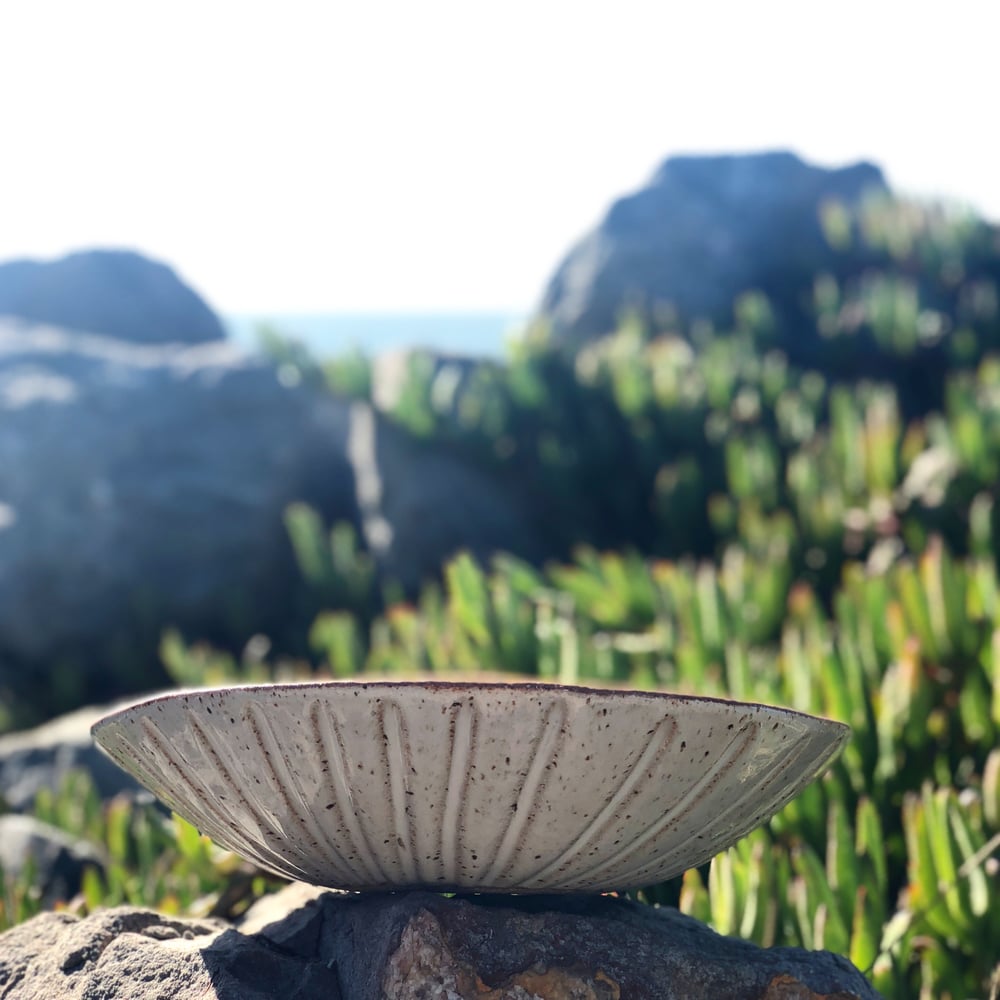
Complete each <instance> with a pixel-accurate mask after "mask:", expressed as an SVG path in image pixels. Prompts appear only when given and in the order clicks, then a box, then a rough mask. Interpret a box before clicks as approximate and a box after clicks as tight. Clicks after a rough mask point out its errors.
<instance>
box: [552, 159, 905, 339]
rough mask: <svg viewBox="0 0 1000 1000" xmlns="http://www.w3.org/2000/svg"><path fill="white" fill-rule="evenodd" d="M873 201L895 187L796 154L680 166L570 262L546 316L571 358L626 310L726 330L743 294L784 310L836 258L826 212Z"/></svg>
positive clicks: (863, 170)
mask: <svg viewBox="0 0 1000 1000" xmlns="http://www.w3.org/2000/svg"><path fill="white" fill-rule="evenodd" d="M871 190H882V191H885V190H886V183H885V180H884V178H883V176H882V173H881V171H880V170H879V169H878V168H877V167H875V166H873V165H872V164H869V163H857V164H854V165H853V166H849V167H844V168H841V169H835V170H827V169H824V168H822V167H815V166H811V165H809V164H807V163H804V162H803V161H802V160H800V159H799V158H798V157H797V156H795V155H794V154H792V153H787V152H771V153H760V154H749V155H733V156H678V157H673V158H671V159H668V160H667V161H666V162H665V163H664V164H663V166H662V167H661V168H660V169H659V171H658V172H657V173H656V174H655V176H654V177H653V178H652V180H651V181H650V182H649V184H648V185H647V186H646V187H644V188H643V189H642V190H640V191H638V192H636V193H635V194H632V195H629V196H628V197H625V198H622V199H621V200H619V201H617V202H615V203H614V204H613V205H612V206H611V209H610V210H609V211H608V213H607V215H606V216H605V218H604V220H603V222H601V224H600V225H599V226H598V227H597V228H596V229H594V230H593V231H592V232H591V233H589V234H588V235H586V236H585V237H584V238H583V239H582V240H581V241H580V242H579V243H578V244H577V245H576V246H575V247H574V248H573V249H572V250H571V251H570V252H569V254H568V255H567V256H566V258H565V259H564V260H563V262H562V263H561V264H560V265H559V267H558V269H557V270H556V272H555V275H554V276H553V277H552V279H551V280H550V282H549V284H548V287H547V289H546V291H545V294H544V297H543V299H542V303H541V306H540V310H539V313H540V316H541V317H542V318H543V319H545V320H546V321H547V322H548V323H549V324H550V326H551V331H552V334H553V337H554V339H555V341H556V342H557V343H559V344H562V345H565V346H567V347H571V348H573V347H578V346H580V345H581V344H583V343H585V342H586V341H588V340H590V339H592V338H594V337H598V336H601V335H603V334H606V333H610V332H611V331H613V330H614V329H615V327H616V325H617V323H618V321H619V319H620V318H621V315H622V313H623V311H625V310H628V309H631V310H634V311H636V312H638V313H639V314H640V315H643V316H645V317H647V318H654V319H655V317H656V316H657V314H658V313H659V314H662V313H663V312H664V311H665V307H672V308H673V310H675V311H676V314H677V315H678V317H679V319H680V320H681V321H682V322H686V321H690V320H693V319H697V318H706V319H709V320H711V321H713V322H714V323H716V324H717V325H721V326H726V325H728V324H729V323H730V322H731V319H732V307H733V303H734V300H735V299H736V298H737V297H738V296H739V295H740V294H741V293H743V292H745V291H749V290H757V291H761V292H764V293H765V294H766V295H768V296H769V297H773V298H774V299H775V300H776V301H777V302H778V303H779V304H781V303H782V302H784V301H785V300H786V299H787V297H788V295H789V292H790V290H794V289H799V288H801V287H802V286H803V285H804V286H805V287H807V288H811V286H812V280H813V276H814V275H815V273H816V272H817V271H818V270H820V269H822V267H823V266H824V265H825V264H826V263H828V262H829V261H830V260H831V258H832V257H833V250H832V249H831V248H830V247H829V246H828V244H827V242H826V240H825V238H824V236H823V232H822V228H821V225H820V218H819V213H820V207H821V205H822V203H823V202H824V201H826V200H827V199H837V200H839V201H841V202H843V203H845V204H854V203H856V202H857V201H858V200H859V199H860V198H861V197H862V196H863V195H864V194H865V193H866V192H868V191H871ZM792 295H793V297H794V291H792Z"/></svg>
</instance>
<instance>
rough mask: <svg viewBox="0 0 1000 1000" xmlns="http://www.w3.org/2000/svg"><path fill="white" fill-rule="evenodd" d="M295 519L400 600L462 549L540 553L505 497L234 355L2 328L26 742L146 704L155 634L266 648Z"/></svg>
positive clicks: (279, 630)
mask: <svg viewBox="0 0 1000 1000" xmlns="http://www.w3.org/2000/svg"><path fill="white" fill-rule="evenodd" d="M293 502H303V503H306V504H308V505H310V506H311V507H313V508H314V509H315V510H316V511H317V512H318V514H319V515H320V517H321V518H322V519H323V521H324V522H326V523H331V524H332V523H334V522H341V521H346V522H349V523H351V524H353V525H354V526H355V527H356V528H357V529H358V532H359V535H360V536H361V538H362V539H363V542H364V543H365V544H366V546H367V547H368V549H369V550H370V551H371V553H372V554H373V555H374V556H375V559H376V563H377V566H378V569H379V571H380V574H381V576H382V579H383V581H388V580H392V581H393V582H398V583H401V584H402V585H403V587H404V589H405V590H406V591H407V592H410V593H412V592H414V591H415V590H416V589H417V588H418V586H419V585H420V584H421V582H423V581H424V580H427V579H430V578H434V577H436V576H438V575H439V574H440V572H441V569H442V567H443V564H444V563H445V561H446V560H447V559H448V558H449V557H451V556H452V555H454V554H455V553H456V552H458V551H459V550H463V549H467V550H469V551H471V552H472V553H474V554H475V555H476V556H478V557H479V558H480V559H482V560H484V561H486V560H488V559H489V557H490V556H491V555H492V554H493V553H494V552H497V551H509V552H513V553H515V554H519V555H522V556H525V557H528V558H531V557H537V556H538V554H539V552H540V550H541V549H540V543H539V540H538V533H537V530H536V529H535V528H534V526H533V520H532V515H531V513H530V512H529V511H528V510H526V509H525V507H524V505H523V504H521V503H519V502H518V499H517V496H516V491H514V490H512V489H510V488H508V486H507V485H506V484H505V483H502V482H499V481H497V479H496V477H491V476H489V475H487V474H486V473H485V472H483V471H482V470H480V469H478V468H476V467H475V466H474V465H473V464H471V463H469V462H467V461H465V460H464V459H463V458H462V457H461V456H458V455H455V454H452V453H451V452H450V451H449V450H448V449H447V448H446V447H444V446H443V445H441V444H440V443H434V442H426V441H420V440H417V439H415V438H414V437H413V436H412V435H410V434H408V433H407V432H406V431H404V430H403V429H401V428H400V427H398V426H395V425H393V424H392V423H391V421H389V420H387V419H386V418H384V417H383V416H382V415H381V414H378V413H377V412H375V411H373V410H372V409H370V408H368V407H366V406H363V405H360V404H358V405H352V404H351V403H350V402H349V401H347V400H345V399H341V398H339V397H337V396H335V395H333V394H332V393H331V392H328V391H327V390H325V389H324V388H322V387H315V386H311V385H307V384H305V383H299V384H288V381H287V379H283V377H282V372H281V370H280V369H276V368H275V367H274V366H272V365H271V364H269V363H268V362H267V361H265V360H263V359H261V358H257V357H252V356H248V355H247V354H246V353H245V352H243V351H242V350H241V349H240V348H239V347H238V346H237V345H235V344H231V343H228V342H225V341H216V342H213V343H205V344H198V345H186V344H176V343H172V344H161V345H153V344H134V343H126V342H124V341H123V340H117V339H112V338H110V337H103V336H95V335H93V334H87V333H81V332H76V331H68V330H65V329H60V328H57V327H51V326H38V325H32V324H26V323H19V322H17V321H11V320H2V319H0V700H3V701H5V702H6V703H7V704H8V707H11V706H15V705H16V706H18V707H20V708H21V709H24V711H23V713H22V719H19V721H20V722H21V724H26V723H30V722H32V721H34V720H36V719H40V718H46V717H51V716H52V715H53V714H54V713H57V712H60V711H65V710H67V709H70V708H73V707H77V706H79V705H82V704H86V703H88V702H91V701H93V700H94V699H101V698H113V697H116V696H119V695H121V694H125V693H130V692H133V691H148V690H149V689H150V688H153V687H158V686H163V685H165V684H166V683H167V677H166V675H165V673H164V670H163V667H162V665H161V664H160V662H159V659H158V656H157V648H158V644H159V641H160V637H161V635H162V632H163V630H164V629H165V628H167V627H170V626H176V627H178V628H179V629H180V630H181V631H182V632H183V633H184V634H185V635H186V636H188V637H189V638H192V639H196V638H204V639H207V640H210V641H213V642H215V643H217V644H220V645H222V646H224V647H227V648H231V649H238V648H239V647H240V646H241V645H242V644H243V643H245V642H246V641H247V640H248V639H250V638H251V636H253V635H254V634H256V633H263V634H265V635H268V636H269V637H271V638H274V639H275V640H276V645H279V646H280V638H281V636H282V635H283V634H284V633H285V632H286V631H287V630H288V629H290V628H292V627H294V626H293V624H292V618H293V616H294V615H295V614H299V613H305V612H304V610H303V605H302V603H300V600H301V599H302V598H303V588H305V587H306V586H307V584H306V582H305V581H304V579H303V576H302V573H301V571H300V569H299V567H298V565H297V564H296V561H295V558H294V554H293V550H292V546H291V544H290V541H289V537H288V533H287V529H286V525H285V520H284V517H285V513H286V510H287V508H288V506H289V505H290V504H292V503H293ZM300 624H301V623H300Z"/></svg>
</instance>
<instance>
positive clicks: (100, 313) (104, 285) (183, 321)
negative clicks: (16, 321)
mask: <svg viewBox="0 0 1000 1000" xmlns="http://www.w3.org/2000/svg"><path fill="white" fill-rule="evenodd" d="M0 316H16V317H19V318H21V319H25V320H31V321H33V322H36V323H51V324H54V325H57V326H63V327H67V328H69V329H73V330H86V331H88V332H90V333H100V334H104V335H105V336H108V337H117V338H120V339H122V340H129V341H133V342H136V343H143V344H160V343H168V342H171V341H183V342H185V343H188V344H199V343H203V342H205V341H211V340H220V339H222V338H223V337H225V335H226V333H225V329H224V328H223V326H222V324H221V322H220V321H219V319H218V317H217V316H216V315H215V314H214V313H213V312H212V310H211V309H210V308H209V307H208V306H207V305H206V304H205V302H204V301H203V300H202V299H201V297H200V296H199V295H198V294H197V293H196V292H194V291H193V290H192V289H191V288H189V287H188V286H187V285H185V284H184V283H183V282H182V281H181V280H180V279H179V278H178V277H177V275H176V274H175V273H174V272H173V271H172V270H171V269H170V268H169V267H167V266H166V265H165V264H161V263H159V262H157V261H153V260H150V259H149V258H147V257H143V256H141V255H140V254H137V253H132V252H130V251H127V250H87V251H82V252H80V253H73V254H70V255H68V256H66V257H62V258H60V259H58V260H51V261H36V260H15V261H10V262H9V263H5V264H0Z"/></svg>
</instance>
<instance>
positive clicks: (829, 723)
mask: <svg viewBox="0 0 1000 1000" xmlns="http://www.w3.org/2000/svg"><path fill="white" fill-rule="evenodd" d="M401 688H402V689H409V690H425V691H452V692H455V693H461V694H474V693H476V692H480V691H482V692H510V693H515V694H516V693H522V692H524V693H527V692H531V691H545V692H561V693H566V694H570V695H573V696H585V697H588V698H589V697H594V696H597V697H600V698H634V699H636V700H646V701H662V702H664V703H671V704H677V703H681V704H688V705H693V704H700V703H705V704H710V705H724V706H727V707H730V708H732V707H742V708H747V709H763V710H764V711H766V712H773V713H775V714H777V715H779V716H782V715H783V716H787V717H788V718H790V719H803V720H807V721H808V722H810V723H814V724H815V723H818V724H820V725H822V726H826V727H829V731H830V732H831V734H832V733H835V732H838V731H839V733H840V737H839V739H838V740H837V741H836V742H837V743H838V744H843V743H844V742H846V741H847V739H848V738H849V736H850V735H851V733H852V728H851V726H850V725H848V724H847V723H845V722H840V721H839V720H836V719H830V718H827V717H826V716H823V715H813V714H811V713H809V712H803V711H800V710H798V709H795V708H787V707H786V706H783V705H770V704H768V703H766V702H758V701H743V700H742V699H738V698H722V697H718V696H713V695H700V694H682V693H678V692H673V691H650V690H647V689H638V688H610V687H609V688H600V687H587V686H585V685H580V684H561V683H558V682H555V681H547V680H543V681H533V680H520V681H511V682H507V681H497V680H484V681H477V680H475V679H471V680H446V679H427V680H425V679H411V680H399V681H394V680H387V679H385V678H379V679H378V680H370V681H366V680H361V679H359V678H356V677H352V678H347V679H344V680H340V679H337V678H328V679H323V680H304V681H279V682H274V683H250V684H219V685H207V686H205V687H199V686H195V687H184V688H178V689H177V690H173V691H163V692H160V693H158V694H155V695H151V696H147V697H140V698H139V700H137V701H134V702H129V703H128V704H125V705H119V706H117V707H116V708H114V709H113V710H112V711H110V712H108V714H106V715H104V716H102V717H101V718H100V719H98V720H97V721H96V722H95V723H93V725H91V727H90V733H91V736H92V737H94V738H95V739H96V737H97V733H98V731H99V730H101V729H103V728H104V727H105V726H106V725H107V724H109V723H111V722H114V721H115V720H116V719H119V718H121V717H122V716H125V715H127V714H129V713H131V712H135V711H137V710H138V709H143V708H147V707H149V706H152V705H157V704H161V703H163V702H170V701H180V700H183V699H189V698H191V697H192V696H196V695H200V694H226V693H229V692H246V693H259V694H263V695H266V694H270V693H272V692H282V693H284V692H286V691H306V690H315V691H331V690H352V689H354V690H356V689H361V690H368V689H375V690H379V691H388V690H399V689H401ZM838 748H839V747H838ZM832 759H833V758H831V760H832Z"/></svg>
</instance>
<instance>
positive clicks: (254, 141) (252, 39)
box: [0, 0, 1000, 313]
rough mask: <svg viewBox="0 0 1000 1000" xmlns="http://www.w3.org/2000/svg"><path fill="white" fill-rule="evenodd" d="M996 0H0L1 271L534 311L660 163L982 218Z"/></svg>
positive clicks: (395, 305)
mask: <svg viewBox="0 0 1000 1000" xmlns="http://www.w3.org/2000/svg"><path fill="white" fill-rule="evenodd" d="M998 29H1000V4H998V3H997V2H996V0H951V2H949V3H948V4H946V5H939V4H917V3H912V2H911V3H897V2H896V0H865V2H857V0H838V2H837V3H829V2H824V3H815V2H812V3H810V2H803V0H756V2H754V3H748V2H745V0H739V2H711V0H704V2H702V3H678V2H674V0H659V2H642V3H640V2H635V0H615V3H614V4H611V3H607V2H605V3H600V4H598V3H588V2H586V0H575V2H572V3H568V2H562V0H552V2H547V0H530V2H522V0H504V2H502V3H501V2H495V3H485V2H476V0H463V2H453V0H419V2H418V0H397V2H384V0H383V2H380V0H358V2H340V0H327V2H323V3H319V2H306V0H283V2H282V3H280V4H278V3H267V4H265V3H259V2H255V0H240V2H230V0H195V2H190V0H169V2H160V0H125V2H122V0H87V2H86V3H84V2H81V0H23V2H15V0H2V2H0V260H6V259H10V258H14V257H25V256H28V257H51V256H56V255H59V254H61V253H64V252H66V251H69V250H73V249H80V248H85V247H94V246H112V247H130V248H132V249H137V250H140V251H142V252H144V253H146V254H149V255H150V256H153V257H155V258H157V259H159V260H163V261H165V262H167V263H168V264H170V265H171V266H173V267H174V268H175V269H176V270H177V271H178V272H179V273H180V274H181V276H182V277H183V278H184V279H185V280H187V281H188V282H189V283H191V284H192V285H193V286H194V287H195V288H196V289H197V290H198V291H199V292H200V293H201V294H202V295H204V296H205V297H206V298H207V299H208V301H209V302H210V304H211V305H212V306H213V307H215V308H216V309H217V310H218V311H220V312H224V313H267V312H272V313H278V312H281V313H291V312H333V311H351V312H355V311H358V312H413V311H470V310H476V311H478V310H482V311H487V310H489V311H492V310H496V311H504V312H515V313H526V312H528V311H529V310H530V309H531V308H532V307H533V306H534V305H535V303H536V302H537V301H538V299H539V297H540V295H541V292H542V289H543V287H544V285H545V282H546V280H547V279H548V277H549V275H550V274H551V273H552V271H553V270H554V268H555V267H556V265H557V264H558V262H559V260H560V258H561V257H562V255H563V254H564V253H565V252H566V250H567V249H568V248H569V247H570V245H571V244H572V243H573V241H574V240H576V239H577V238H578V237H579V236H580V235H582V234H583V233H584V232H585V231H586V230H587V229H588V228H590V227H591V226H593V225H594V224H595V223H596V222H597V221H598V220H599V219H600V218H601V216H602V215H603V213H604V212H605V210H606V209H607V207H608V206H609V205H610V203H611V202H612V201H613V200H614V198H616V197H618V196H620V195H622V194H625V193H628V192H629V191H632V190H634V189H635V188H636V187H638V186H639V185H641V184H642V183H643V182H644V181H645V180H646V179H647V178H648V177H649V176H650V175H651V174H652V173H653V171H654V170H655V169H656V167H657V166H658V164H659V163H660V162H661V161H662V160H663V159H664V158H665V157H667V156H668V155H671V154H675V153H697V152H737V151H744V150H759V149H770V148H785V149H792V150H794V151H796V152H797V153H799V154H800V155H801V156H803V157H804V158H806V159H809V160H811V161H813V162H817V163H821V164H830V165H835V164H843V163H847V162H851V161H854V160H858V159H869V160H872V161H874V162H876V163H878V164H879V165H880V166H882V167H883V169H884V170H885V171H886V173H887V175H888V178H889V180H890V183H892V184H893V185H894V186H896V187H897V188H898V189H900V190H902V191H906V192H911V193H916V194H920V195H923V196H943V197H947V198H949V199H952V200H959V201H962V202H966V203H968V204H971V205H972V206H973V207H975V208H976V209H977V210H978V211H980V212H981V213H983V214H986V215H988V216H989V217H991V218H993V219H996V220H1000V129H998V126H997V120H998V117H997V116H998V114H1000V111H998V106H997V97H998V95H1000V69H998V65H1000V50H998V48H997V38H998V37H1000V30H998Z"/></svg>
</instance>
